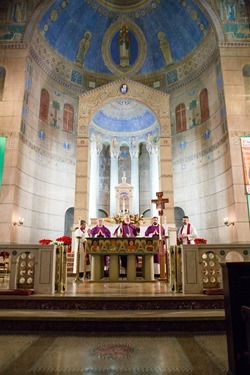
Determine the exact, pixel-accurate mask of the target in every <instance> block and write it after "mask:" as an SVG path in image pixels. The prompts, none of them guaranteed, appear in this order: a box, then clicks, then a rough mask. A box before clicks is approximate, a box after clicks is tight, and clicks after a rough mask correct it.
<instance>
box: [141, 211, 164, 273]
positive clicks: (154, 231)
mask: <svg viewBox="0 0 250 375" xmlns="http://www.w3.org/2000/svg"><path fill="white" fill-rule="evenodd" d="M160 231H161V238H162V240H163V245H164V244H165V228H164V227H163V226H161V225H160V224H159V222H158V217H157V216H154V217H153V218H152V224H151V225H150V226H149V227H148V228H147V229H146V231H145V237H152V238H159V237H160ZM154 275H155V277H159V276H160V254H159V252H158V253H157V254H155V255H154Z"/></svg>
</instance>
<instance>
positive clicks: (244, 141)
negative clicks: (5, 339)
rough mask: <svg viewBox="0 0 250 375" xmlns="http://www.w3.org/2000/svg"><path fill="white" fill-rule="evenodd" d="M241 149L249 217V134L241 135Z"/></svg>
mask: <svg viewBox="0 0 250 375" xmlns="http://www.w3.org/2000/svg"><path fill="white" fill-rule="evenodd" d="M241 150H242V159H243V169H244V179H245V185H246V194H247V202H248V217H250V136H246V137H241Z"/></svg>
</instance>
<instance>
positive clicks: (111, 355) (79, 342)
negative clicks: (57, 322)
mask: <svg viewBox="0 0 250 375" xmlns="http://www.w3.org/2000/svg"><path fill="white" fill-rule="evenodd" d="M0 347H1V351H0V374H1V375H59V374H60V375H61V374H62V375H81V374H88V375H100V374H104V375H112V374H116V375H125V374H131V375H132V374H138V375H139V374H150V375H158V374H159V375H160V374H189V375H190V374H197V375H219V374H227V369H228V361H227V348H226V337H225V335H224V334H218V333H210V334H203V333H202V334H199V333H195V334H192V333H185V334H183V333H182V334H174V335H161V334H160V333H159V334H154V335H149V334H143V333H142V334H140V335H131V334H127V335H124V334H123V335H120V334H114V335H112V333H110V334H108V335H107V334H106V333H105V334H103V335H102V334H100V333H99V334H98V335H89V336H86V335H82V334H79V335H77V334H74V335H68V334H64V333H63V332H62V333H61V334H58V333H57V334H53V333H49V334H18V335H16V334H11V333H9V334H0Z"/></svg>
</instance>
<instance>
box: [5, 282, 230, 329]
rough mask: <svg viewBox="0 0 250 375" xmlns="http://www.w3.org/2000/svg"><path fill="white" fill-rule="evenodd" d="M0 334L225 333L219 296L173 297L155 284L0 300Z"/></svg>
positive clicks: (93, 286) (72, 287) (78, 287)
mask: <svg viewBox="0 0 250 375" xmlns="http://www.w3.org/2000/svg"><path fill="white" fill-rule="evenodd" d="M0 321H1V323H2V324H1V329H0V331H2V332H6V331H38V330H39V331H64V332H65V331H68V332H69V331H72V332H89V333H95V332H147V331H148V332H160V331H161V332H168V331H210V332H211V331H223V332H224V331H225V316H224V298H223V296H222V295H205V294H201V295H184V294H182V293H173V292H171V291H169V287H168V285H167V284H166V282H164V281H161V282H160V281H157V282H156V283H126V284H124V283H93V282H88V281H84V282H83V283H80V284H76V283H74V278H68V283H67V290H66V291H65V293H55V294H53V295H42V294H35V293H34V294H30V295H13V294H12V295H0Z"/></svg>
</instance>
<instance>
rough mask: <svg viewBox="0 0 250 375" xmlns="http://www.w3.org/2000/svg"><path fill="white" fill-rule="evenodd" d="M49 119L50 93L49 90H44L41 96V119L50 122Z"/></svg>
mask: <svg viewBox="0 0 250 375" xmlns="http://www.w3.org/2000/svg"><path fill="white" fill-rule="evenodd" d="M48 117H49V93H48V91H47V90H45V89H42V91H41V96H40V112H39V118H40V119H41V120H43V121H46V122H48Z"/></svg>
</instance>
